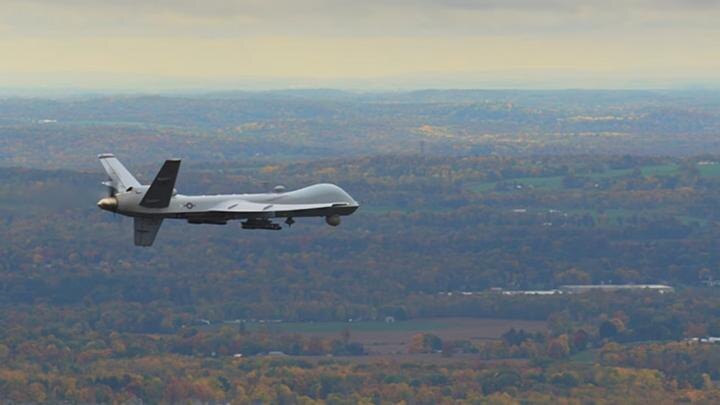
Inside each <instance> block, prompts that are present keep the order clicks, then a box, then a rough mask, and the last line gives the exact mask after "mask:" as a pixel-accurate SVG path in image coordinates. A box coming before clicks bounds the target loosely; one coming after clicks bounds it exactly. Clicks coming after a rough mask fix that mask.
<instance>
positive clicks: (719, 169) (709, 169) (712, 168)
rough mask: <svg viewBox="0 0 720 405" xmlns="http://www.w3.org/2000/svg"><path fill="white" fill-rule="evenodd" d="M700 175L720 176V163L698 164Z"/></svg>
mask: <svg viewBox="0 0 720 405" xmlns="http://www.w3.org/2000/svg"><path fill="white" fill-rule="evenodd" d="M697 168H698V171H699V172H700V175H701V176H703V177H717V176H720V164H705V165H700V164H699V165H697Z"/></svg>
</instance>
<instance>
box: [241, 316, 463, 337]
mask: <svg viewBox="0 0 720 405" xmlns="http://www.w3.org/2000/svg"><path fill="white" fill-rule="evenodd" d="M245 325H246V327H247V329H248V330H253V331H258V330H265V329H268V330H272V331H278V332H287V333H328V334H333V333H337V334H339V333H340V332H342V331H343V330H344V329H345V328H350V329H351V330H353V331H355V332H413V331H414V332H428V331H434V330H442V329H448V328H451V327H453V326H454V323H453V322H452V321H442V320H425V319H417V320H410V321H398V322H394V323H386V322H380V321H369V322H278V323H272V322H270V323H259V322H248V323H246V324H245Z"/></svg>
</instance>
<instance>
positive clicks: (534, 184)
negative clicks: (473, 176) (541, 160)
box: [468, 163, 720, 193]
mask: <svg viewBox="0 0 720 405" xmlns="http://www.w3.org/2000/svg"><path fill="white" fill-rule="evenodd" d="M702 167H704V168H707V169H706V170H708V171H709V170H710V169H712V170H714V171H715V172H716V174H712V175H720V166H718V165H713V166H709V165H708V166H702ZM678 169H679V166H678V165H676V164H674V163H671V164H663V165H648V166H643V167H641V168H640V171H641V173H642V175H643V176H646V177H650V176H672V175H675V174H677V173H678ZM633 171H634V169H608V170H605V171H603V172H593V173H589V174H579V175H578V177H582V178H588V179H592V180H602V179H612V178H620V177H624V176H629V175H631V174H632V173H633ZM701 173H702V172H701ZM563 178H564V176H546V177H516V178H509V179H506V180H503V182H505V183H509V184H510V185H511V186H512V187H509V188H508V192H512V191H522V190H523V189H524V188H526V187H530V188H533V189H539V190H560V189H562V188H563ZM498 183H500V182H498V181H488V182H475V183H469V184H468V189H469V190H471V191H473V192H476V193H483V192H487V191H493V190H495V188H496V187H497V184H498ZM514 185H521V186H523V187H522V188H515V187H514Z"/></svg>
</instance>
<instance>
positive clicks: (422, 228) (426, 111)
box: [0, 90, 720, 404]
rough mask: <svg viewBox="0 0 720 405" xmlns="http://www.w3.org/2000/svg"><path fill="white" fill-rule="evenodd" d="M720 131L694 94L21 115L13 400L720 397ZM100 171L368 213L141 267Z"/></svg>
mask: <svg viewBox="0 0 720 405" xmlns="http://www.w3.org/2000/svg"><path fill="white" fill-rule="evenodd" d="M718 134H720V93H718V92H713V91H699V90H698V91H695V90H676V91H640V90H638V91H630V90H627V91H625V90H623V91H620V90H617V91H613V90H598V91H590V90H567V91H539V90H538V91H530V90H527V91H520V90H508V91H501V90H496V91H490V90H488V91H481V90H427V91H412V92H400V91H398V92H346V91H336V90H287V91H265V92H215V93H187V94H163V95H104V94H89V95H74V96H65V97H54V98H49V97H48V98H42V97H34V98H28V97H10V96H8V97H4V98H2V99H0V180H1V181H0V242H1V243H0V398H2V399H3V400H4V401H7V402H10V403H37V402H51V403H187V402H202V403H230V402H232V403H285V404H293V403H328V404H345V403H347V404H355V403H368V404H370V403H378V404H379V403H383V404H384V403H403V402H404V403H409V404H423V403H427V404H436V403H448V404H449V403H468V404H471V403H472V404H474V403H478V404H516V403H533V404H534V403H547V404H551V403H552V404H555V403H608V404H611V403H648V402H655V403H678V402H691V403H717V402H719V401H720V386H719V385H718V384H719V381H720V344H719V343H716V340H717V339H718V338H720V294H719V292H720V290H719V289H718V288H720V281H719V280H720V209H718V207H720V138H718ZM105 152H112V153H114V154H115V155H116V156H117V157H118V158H120V159H121V160H122V161H123V162H124V163H125V164H126V165H127V167H128V168H129V169H130V170H131V171H132V172H133V174H134V175H136V177H138V179H139V180H141V181H142V182H144V183H148V182H150V181H151V180H152V178H153V176H154V175H155V173H156V172H157V170H158V168H159V167H160V165H161V164H162V162H163V161H164V160H165V159H169V158H172V157H177V158H181V159H182V166H181V169H180V176H179V178H178V183H177V185H176V187H177V190H178V192H179V193H187V194H217V193H240V192H267V191H270V190H272V189H273V187H275V186H276V185H283V186H285V187H287V188H288V189H294V188H299V187H303V186H306V185H309V184H313V183H318V182H330V183H334V184H338V185H341V186H342V187H343V188H344V189H345V190H347V191H348V192H349V193H350V194H351V195H352V196H353V197H354V198H355V199H357V200H358V202H359V203H360V209H359V210H358V211H357V212H356V213H355V214H354V215H352V216H349V217H345V218H343V223H342V224H341V225H340V226H338V227H329V226H327V225H326V224H325V222H324V221H323V220H322V219H320V218H299V219H298V221H297V223H296V224H295V225H293V226H292V227H287V226H284V229H282V230H281V231H264V230H259V231H250V230H243V229H241V227H240V225H239V224H238V223H229V224H228V225H226V226H214V225H192V224H188V223H186V222H184V221H179V220H175V221H173V220H168V221H166V224H165V225H163V228H162V229H161V230H160V233H159V235H158V237H157V240H156V242H155V244H154V245H153V246H152V247H150V248H138V247H136V246H133V243H132V226H133V225H132V221H131V220H130V219H129V218H123V217H122V216H119V215H117V216H115V215H112V214H109V213H107V212H103V211H101V210H99V209H98V207H97V206H96V202H97V200H98V199H100V198H102V197H104V196H105V194H106V190H105V187H104V186H103V185H102V184H101V183H102V182H103V181H104V180H106V177H107V176H106V175H105V173H104V172H103V171H102V168H101V166H100V164H99V162H98V160H97V155H98V154H99V153H105ZM578 285H584V286H596V288H593V289H591V290H589V291H586V292H585V291H583V292H578V290H577V289H573V287H572V286H578ZM619 285H621V286H625V287H624V289H619V290H618V289H613V288H612V286H619ZM642 286H663V288H664V289H663V290H662V291H658V290H653V289H651V288H643V287H642ZM578 398H583V399H584V400H583V401H581V400H579V399H578Z"/></svg>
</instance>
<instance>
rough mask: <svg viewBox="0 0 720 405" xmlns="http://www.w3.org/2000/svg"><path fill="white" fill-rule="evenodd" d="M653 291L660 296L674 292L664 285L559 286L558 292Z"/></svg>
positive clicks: (671, 288)
mask: <svg viewBox="0 0 720 405" xmlns="http://www.w3.org/2000/svg"><path fill="white" fill-rule="evenodd" d="M628 290H635V291H637V290H641V291H655V292H658V293H660V294H665V293H671V292H675V289H674V288H673V287H671V286H669V285H664V284H583V285H561V286H560V291H562V292H565V293H569V294H582V293H586V292H590V291H628Z"/></svg>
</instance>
